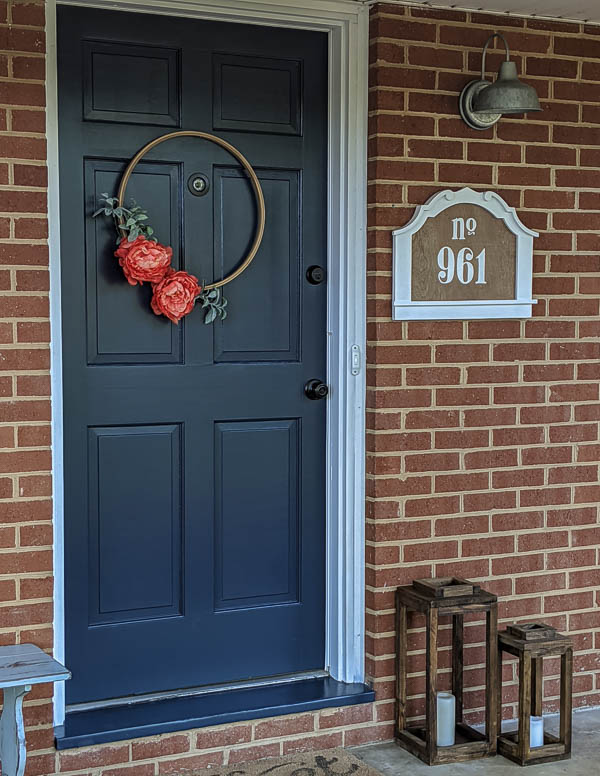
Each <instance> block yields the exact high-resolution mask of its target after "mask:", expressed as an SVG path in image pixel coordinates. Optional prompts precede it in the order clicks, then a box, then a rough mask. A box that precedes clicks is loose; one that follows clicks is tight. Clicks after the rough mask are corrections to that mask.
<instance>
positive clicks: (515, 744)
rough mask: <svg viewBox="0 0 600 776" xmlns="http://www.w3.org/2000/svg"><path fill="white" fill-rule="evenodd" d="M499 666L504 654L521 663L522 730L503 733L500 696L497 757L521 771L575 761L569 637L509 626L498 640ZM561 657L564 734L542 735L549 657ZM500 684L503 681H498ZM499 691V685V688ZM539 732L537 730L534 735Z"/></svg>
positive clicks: (539, 627)
mask: <svg viewBox="0 0 600 776" xmlns="http://www.w3.org/2000/svg"><path fill="white" fill-rule="evenodd" d="M498 652H499V657H500V659H499V661H498V662H499V665H498V670H499V672H501V670H502V653H503V652H508V653H509V654H510V655H514V656H515V657H517V658H518V659H519V727H518V729H517V730H516V731H514V732H507V733H500V730H501V727H500V724H501V720H502V692H501V691H500V692H499V695H498V732H499V734H500V735H499V737H498V751H499V753H500V754H502V755H504V757H507V758H508V759H509V760H513V761H514V762H516V763H519V765H532V764H534V763H549V762H554V761H555V760H566V759H568V758H569V757H570V756H571V704H572V701H571V693H572V684H573V643H572V641H571V639H570V638H569V637H568V636H563V635H562V634H560V633H558V631H557V630H556V629H555V628H552V627H551V626H549V625H543V624H541V623H527V624H522V625H509V627H508V629H507V630H505V631H502V633H500V634H498ZM553 656H559V657H560V733H559V735H558V737H557V736H554V735H551V734H550V733H548V732H547V731H545V730H544V719H543V717H542V702H543V682H544V668H543V660H544V658H545V657H553ZM499 681H500V682H501V679H500V680H499ZM499 687H500V688H501V684H499ZM532 727H535V729H532Z"/></svg>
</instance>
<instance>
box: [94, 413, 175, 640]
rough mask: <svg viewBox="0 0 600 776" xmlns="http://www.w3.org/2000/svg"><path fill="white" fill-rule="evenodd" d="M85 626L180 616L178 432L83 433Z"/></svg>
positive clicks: (168, 428)
mask: <svg viewBox="0 0 600 776" xmlns="http://www.w3.org/2000/svg"><path fill="white" fill-rule="evenodd" d="M88 455H89V458H88V462H89V475H88V477H89V487H88V493H89V505H88V506H89V510H88V520H89V576H90V579H89V597H90V600H89V624H90V625H107V624H110V623H113V624H114V623H117V622H122V623H124V622H131V621H139V620H151V619H155V618H159V617H160V618H162V617H168V616H177V615H181V614H182V613H183V597H182V552H183V548H182V506H181V489H182V482H181V477H182V474H181V428H180V426H179V425H178V424H174V425H151V426H122V427H96V428H90V429H89V430H88Z"/></svg>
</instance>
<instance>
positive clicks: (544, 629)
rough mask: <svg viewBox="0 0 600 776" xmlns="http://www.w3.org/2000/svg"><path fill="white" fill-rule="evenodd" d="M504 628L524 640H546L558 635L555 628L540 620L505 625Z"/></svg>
mask: <svg viewBox="0 0 600 776" xmlns="http://www.w3.org/2000/svg"><path fill="white" fill-rule="evenodd" d="M506 630H507V631H508V632H509V633H510V634H511V636H516V637H517V638H518V639H523V640H524V641H547V640H548V639H553V638H556V637H557V636H559V635H560V634H558V631H557V630H556V628H553V627H552V626H551V625H544V623H541V622H526V623H524V624H521V625H507V627H506Z"/></svg>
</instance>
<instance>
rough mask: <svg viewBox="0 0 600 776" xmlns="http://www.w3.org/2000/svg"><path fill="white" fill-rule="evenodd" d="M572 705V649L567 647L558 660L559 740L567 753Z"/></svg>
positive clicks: (570, 733)
mask: <svg viewBox="0 0 600 776" xmlns="http://www.w3.org/2000/svg"><path fill="white" fill-rule="evenodd" d="M572 705H573V650H572V649H568V650H567V651H566V652H565V653H564V655H563V656H562V657H561V660H560V742H561V744H562V745H563V747H564V751H565V753H567V754H568V753H570V752H571V735H572V731H571V726H572V719H571V715H572V713H573V709H572Z"/></svg>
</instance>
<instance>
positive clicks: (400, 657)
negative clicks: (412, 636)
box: [396, 603, 408, 732]
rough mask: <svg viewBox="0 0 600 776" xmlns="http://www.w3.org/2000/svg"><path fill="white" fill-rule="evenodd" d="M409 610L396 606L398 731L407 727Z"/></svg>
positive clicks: (399, 605) (400, 605) (401, 605)
mask: <svg viewBox="0 0 600 776" xmlns="http://www.w3.org/2000/svg"><path fill="white" fill-rule="evenodd" d="M407 640H408V629H407V611H406V606H404V605H403V604H402V603H398V605H397V606H396V656H397V657H396V660H397V665H396V703H397V713H396V723H397V725H396V732H398V731H400V730H404V728H405V727H406V673H407V658H406V653H407Z"/></svg>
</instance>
